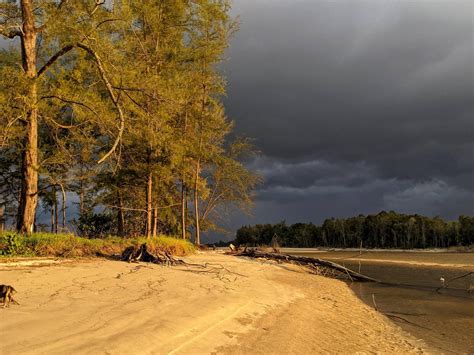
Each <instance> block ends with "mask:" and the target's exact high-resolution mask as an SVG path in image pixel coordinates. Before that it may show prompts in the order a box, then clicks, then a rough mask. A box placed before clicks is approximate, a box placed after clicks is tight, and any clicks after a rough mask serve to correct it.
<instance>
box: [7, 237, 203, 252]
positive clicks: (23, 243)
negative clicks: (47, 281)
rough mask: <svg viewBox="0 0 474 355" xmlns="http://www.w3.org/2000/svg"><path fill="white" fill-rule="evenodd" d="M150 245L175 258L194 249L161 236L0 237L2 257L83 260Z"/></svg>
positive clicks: (185, 242)
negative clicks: (92, 237)
mask: <svg viewBox="0 0 474 355" xmlns="http://www.w3.org/2000/svg"><path fill="white" fill-rule="evenodd" d="M143 243H146V244H147V245H148V246H149V248H150V250H156V251H162V252H168V253H170V254H173V255H178V256H180V255H181V256H182V255H189V254H192V253H193V252H194V246H193V245H192V244H191V243H189V242H188V241H185V240H182V239H177V238H172V237H168V236H159V237H156V238H150V239H146V238H133V239H128V238H119V237H112V236H109V237H106V238H101V239H89V238H81V237H77V236H74V235H73V234H52V233H33V234H31V235H29V236H24V235H21V234H17V233H13V232H5V233H2V234H0V255H1V256H56V257H81V256H97V255H113V254H120V253H121V252H122V251H123V250H124V249H125V248H126V247H129V246H132V245H134V246H137V245H141V244H143Z"/></svg>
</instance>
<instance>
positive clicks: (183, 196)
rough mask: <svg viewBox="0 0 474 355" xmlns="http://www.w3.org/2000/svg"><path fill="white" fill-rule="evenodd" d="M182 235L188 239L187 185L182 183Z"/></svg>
mask: <svg viewBox="0 0 474 355" xmlns="http://www.w3.org/2000/svg"><path fill="white" fill-rule="evenodd" d="M181 237H182V238H183V239H186V186H185V185H184V182H182V183H181Z"/></svg>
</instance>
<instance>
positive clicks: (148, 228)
mask: <svg viewBox="0 0 474 355" xmlns="http://www.w3.org/2000/svg"><path fill="white" fill-rule="evenodd" d="M152 193H153V173H152V172H150V173H148V183H147V189H146V217H147V218H146V237H147V238H151V230H152V225H151V224H152V208H151V205H152V196H153V195H152Z"/></svg>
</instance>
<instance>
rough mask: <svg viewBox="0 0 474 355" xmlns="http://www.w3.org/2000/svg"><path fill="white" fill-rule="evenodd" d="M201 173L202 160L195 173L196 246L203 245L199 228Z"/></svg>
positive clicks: (198, 163)
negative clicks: (199, 181)
mask: <svg viewBox="0 0 474 355" xmlns="http://www.w3.org/2000/svg"><path fill="white" fill-rule="evenodd" d="M199 171H200V159H198V160H197V162H196V170H195V172H194V227H195V233H196V234H195V240H194V243H195V244H196V245H201V230H200V226H199V205H198V199H199V191H198V179H199Z"/></svg>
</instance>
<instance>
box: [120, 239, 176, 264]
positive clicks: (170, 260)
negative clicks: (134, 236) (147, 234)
mask: <svg viewBox="0 0 474 355" xmlns="http://www.w3.org/2000/svg"><path fill="white" fill-rule="evenodd" d="M121 260H123V261H128V262H129V263H131V262H134V263H137V262H140V261H144V262H147V263H154V264H160V265H166V266H171V265H178V264H184V261H182V260H180V259H175V258H174V257H173V256H172V255H171V254H169V253H168V252H160V251H157V252H155V253H152V252H151V251H150V250H148V247H147V245H146V244H142V245H140V246H139V247H136V246H131V247H128V248H126V249H125V250H124V251H123V253H122V256H121Z"/></svg>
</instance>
